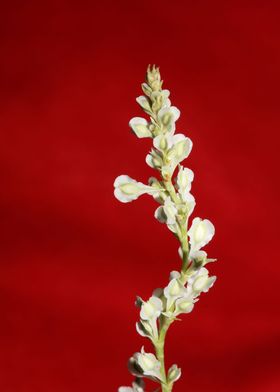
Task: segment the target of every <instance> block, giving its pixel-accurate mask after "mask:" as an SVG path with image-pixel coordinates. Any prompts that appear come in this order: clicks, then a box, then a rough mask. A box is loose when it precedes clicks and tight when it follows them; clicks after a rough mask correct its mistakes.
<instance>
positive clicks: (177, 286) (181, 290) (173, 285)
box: [163, 278, 186, 312]
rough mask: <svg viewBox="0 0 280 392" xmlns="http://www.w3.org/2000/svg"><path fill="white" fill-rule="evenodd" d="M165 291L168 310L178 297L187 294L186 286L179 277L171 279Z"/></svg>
mask: <svg viewBox="0 0 280 392" xmlns="http://www.w3.org/2000/svg"><path fill="white" fill-rule="evenodd" d="M163 292H164V296H165V298H166V299H167V305H166V311H167V312H169V310H170V308H171V306H172V305H173V304H174V302H175V301H176V300H177V299H178V298H181V297H183V296H184V295H185V294H186V288H185V287H184V286H183V285H182V283H181V282H180V281H179V280H178V279H176V278H174V279H171V281H170V282H169V284H168V286H166V287H165V289H164V291H163Z"/></svg>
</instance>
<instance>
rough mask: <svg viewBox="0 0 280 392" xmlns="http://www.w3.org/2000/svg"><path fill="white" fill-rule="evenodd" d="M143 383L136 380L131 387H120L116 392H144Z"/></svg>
mask: <svg viewBox="0 0 280 392" xmlns="http://www.w3.org/2000/svg"><path fill="white" fill-rule="evenodd" d="M144 388H145V383H144V381H143V380H142V379H141V378H137V379H136V381H135V382H133V383H132V388H131V387H120V388H119V389H118V392H145V391H144Z"/></svg>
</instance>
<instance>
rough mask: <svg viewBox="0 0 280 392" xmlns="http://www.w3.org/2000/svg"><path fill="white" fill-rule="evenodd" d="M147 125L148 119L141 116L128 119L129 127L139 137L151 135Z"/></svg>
mask: <svg viewBox="0 0 280 392" xmlns="http://www.w3.org/2000/svg"><path fill="white" fill-rule="evenodd" d="M148 125H149V124H148V121H147V120H145V119H144V118H142V117H133V118H132V119H131V120H130V121H129V126H130V128H131V129H132V131H133V132H134V133H135V135H136V136H137V137H139V138H144V137H152V133H151V131H150V130H149V128H148Z"/></svg>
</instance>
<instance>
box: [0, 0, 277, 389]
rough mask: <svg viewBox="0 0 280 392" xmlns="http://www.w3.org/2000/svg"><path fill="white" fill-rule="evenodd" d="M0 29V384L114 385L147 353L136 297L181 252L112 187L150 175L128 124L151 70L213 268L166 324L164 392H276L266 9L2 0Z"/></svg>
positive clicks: (158, 282) (270, 18)
mask: <svg viewBox="0 0 280 392" xmlns="http://www.w3.org/2000/svg"><path fill="white" fill-rule="evenodd" d="M0 31H1V32H0V40H1V63H0V70H1V73H0V89H1V93H0V101H1V105H0V121H1V138H2V142H1V145H0V149H1V169H0V170H1V185H2V186H1V188H2V191H1V195H0V202H1V236H0V239H1V247H0V252H1V264H0V308H1V322H0V336H1V351H0V364H1V366H0V390H1V391H3V392H25V391H28V392H33V391H34V392H35V391H36V392H38V391H40V392H72V391H73V392H74V391H75V392H77V391H84V392H86V391H101V390H102V391H116V390H117V387H118V386H119V385H129V383H130V382H131V377H130V375H129V374H128V372H127V369H126V361H127V358H128V357H129V356H130V355H131V354H132V353H134V352H135V351H138V350H139V349H140V347H141V345H142V344H143V343H145V347H146V349H147V350H148V349H149V348H150V347H149V345H148V344H147V343H146V342H144V341H143V339H142V338H141V337H140V336H138V335H137V334H136V331H135V322H136V320H137V318H138V313H137V310H136V309H135V308H134V299H135V296H136V295H141V296H142V297H144V298H147V297H148V296H149V295H150V294H151V292H152V290H153V289H154V288H155V287H157V286H162V285H165V284H166V282H167V279H168V274H169V271H171V270H173V269H176V268H179V264H180V261H179V258H178V256H177V247H178V244H177V243H176V241H175V239H174V238H173V237H172V235H171V233H170V232H169V231H168V230H167V229H166V227H164V226H163V225H160V224H159V223H157V222H156V221H155V219H154V218H153V213H154V210H155V208H156V204H155V202H154V201H153V200H151V199H149V198H148V197H146V196H144V197H142V198H140V199H139V200H138V201H136V202H134V203H130V204H127V205H123V204H121V203H119V202H117V201H116V200H115V199H114V197H113V187H112V184H113V181H114V178H115V177H116V176H117V175H119V174H129V175H130V176H131V177H133V178H136V179H138V180H140V181H147V178H148V177H149V176H151V175H154V172H153V171H152V169H150V168H149V167H147V165H146V164H145V162H144V158H145V155H146V153H147V151H148V150H149V148H150V141H149V140H148V141H147V140H138V139H137V138H136V137H135V136H134V135H132V134H131V132H130V131H129V129H128V125H127V124H128V121H129V120H130V118H132V117H133V116H136V115H140V113H141V111H140V110H139V108H138V107H137V104H136V102H135V97H136V96H137V95H140V93H141V90H140V83H141V82H142V81H143V78H144V74H145V69H146V66H147V64H148V63H156V64H158V65H160V67H161V72H162V75H163V78H164V80H165V87H166V88H168V89H170V90H171V99H172V102H173V104H174V105H176V106H177V107H179V108H180V110H181V112H182V115H181V118H180V120H179V121H178V125H177V130H178V131H179V132H183V133H186V134H187V135H188V136H189V137H190V138H191V139H192V140H193V142H194V148H193V152H192V154H191V157H190V158H189V159H188V161H187V162H185V164H186V165H187V166H188V167H190V168H192V169H193V170H194V172H195V181H194V185H193V193H194V195H195V197H196V200H197V207H196V210H195V214H194V216H200V217H203V218H209V219H210V220H211V221H213V222H214V224H215V226H216V236H215V237H214V239H213V241H212V242H211V244H210V245H209V246H208V247H207V249H208V253H209V255H210V256H211V257H217V258H218V260H219V261H218V262H217V263H216V264H213V265H211V266H210V268H211V273H212V274H216V275H217V276H218V280H217V282H216V284H215V286H214V288H213V289H212V290H211V291H210V292H209V293H208V294H207V295H203V296H202V298H201V300H200V301H199V303H198V304H197V305H196V307H195V310H194V311H193V312H192V313H191V314H190V315H186V316H185V317H184V320H183V321H182V322H181V323H179V322H178V323H177V324H174V326H173V327H172V328H171V330H170V334H169V336H168V342H167V357H168V363H170V364H172V363H177V364H178V365H179V366H180V367H182V370H183V377H182V379H181V380H180V381H179V382H178V383H177V385H176V387H175V388H174V390H176V391H178V392H180V391H182V392H183V391H187V390H190V391H196V392H202V391H205V390H206V389H207V390H208V391H215V392H222V391H228V392H230V391H234V392H236V391H246V392H248V391H250V392H276V391H279V390H280V375H279V368H278V365H279V363H278V360H279V340H280V339H279V302H278V301H279V292H278V287H279V260H278V259H279V257H278V253H279V251H278V250H277V246H278V243H279V239H278V236H279V214H278V212H277V209H278V200H279V198H278V182H279V164H277V163H278V157H279V145H277V142H278V141H279V137H278V135H279V125H280V124H279V113H278V112H279V87H280V86H279V66H280V56H279V2H276V1H269V2H265V1H246V0H245V1H228V2H224V1H211V2H210V1H184V2H183V1H173V2H171V3H170V2H168V1H161V2H146V1H141V2H128V1H115V2H114V1H108V0H104V1H102V2H95V1H79V2H78V1H66V0H65V1H63V0H56V1H54V0H50V1H47V2H40V1H39V2H38V1H37V2H35V1H27V2H20V1H13V2H5V3H4V2H3V3H2V4H1V27H0ZM150 390H151V389H150Z"/></svg>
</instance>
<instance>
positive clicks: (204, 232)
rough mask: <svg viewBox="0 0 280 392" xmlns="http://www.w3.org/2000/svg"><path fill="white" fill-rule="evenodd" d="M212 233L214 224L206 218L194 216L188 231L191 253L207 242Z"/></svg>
mask: <svg viewBox="0 0 280 392" xmlns="http://www.w3.org/2000/svg"><path fill="white" fill-rule="evenodd" d="M214 234H215V228H214V225H213V224H212V223H211V222H210V221H209V220H208V219H204V220H202V219H200V218H194V220H193V222H192V225H191V228H190V230H189V231H188V235H189V237H190V245H191V254H192V253H193V252H195V251H197V250H199V249H201V248H202V247H203V246H205V245H206V244H208V242H209V241H211V239H212V237H213V235H214Z"/></svg>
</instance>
